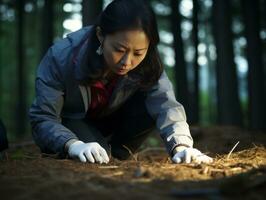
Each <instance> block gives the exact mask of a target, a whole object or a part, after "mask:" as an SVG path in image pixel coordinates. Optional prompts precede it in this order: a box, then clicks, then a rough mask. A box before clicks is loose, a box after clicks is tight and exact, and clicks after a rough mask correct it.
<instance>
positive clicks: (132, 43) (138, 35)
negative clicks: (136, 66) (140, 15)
mask: <svg viewBox="0 0 266 200" xmlns="http://www.w3.org/2000/svg"><path fill="white" fill-rule="evenodd" d="M106 40H108V41H109V42H111V43H112V44H122V45H124V46H127V47H131V48H147V47H148V45H149V39H148V37H147V36H146V34H145V32H144V31H143V30H139V29H136V30H135V29H134V30H125V31H118V32H116V33H114V34H111V35H107V36H106Z"/></svg>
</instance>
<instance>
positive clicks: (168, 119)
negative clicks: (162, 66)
mask: <svg viewBox="0 0 266 200" xmlns="http://www.w3.org/2000/svg"><path fill="white" fill-rule="evenodd" d="M145 103H146V107H147V110H148V112H149V114H150V115H151V116H152V117H153V118H154V119H155V120H156V126H157V128H158V130H159V132H160V136H161V138H162V139H163V141H164V143H165V146H166V149H167V151H168V153H169V155H171V153H172V151H173V149H174V148H175V147H176V146H177V145H180V144H183V145H187V146H190V147H192V146H193V139H192V137H191V134H190V131H189V126H188V124H187V122H186V114H185V110H184V107H183V106H182V105H181V104H180V103H179V102H177V100H176V98H175V94H174V90H173V86H172V83H171V82H170V80H169V78H168V77H167V74H166V73H165V72H163V73H162V75H161V77H160V79H159V80H158V82H157V84H156V85H155V86H153V87H152V88H151V89H150V90H149V91H148V95H147V98H146V102H145Z"/></svg>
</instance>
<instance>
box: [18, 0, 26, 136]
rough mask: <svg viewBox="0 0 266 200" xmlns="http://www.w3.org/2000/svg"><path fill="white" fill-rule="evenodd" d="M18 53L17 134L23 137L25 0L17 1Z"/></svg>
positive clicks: (24, 112) (24, 124) (24, 120)
mask: <svg viewBox="0 0 266 200" xmlns="http://www.w3.org/2000/svg"><path fill="white" fill-rule="evenodd" d="M16 5H17V47H18V48H17V51H18V52H17V53H18V80H17V84H18V85H17V90H18V100H17V102H18V104H17V110H16V117H17V123H16V124H17V130H16V135H17V136H18V137H21V136H22V135H24V134H25V129H26V123H25V122H26V117H27V116H26V97H27V94H26V90H25V88H26V79H25V65H24V52H25V47H24V31H23V27H24V5H25V1H24V0H18V1H17V3H16Z"/></svg>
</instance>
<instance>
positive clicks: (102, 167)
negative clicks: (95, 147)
mask: <svg viewBox="0 0 266 200" xmlns="http://www.w3.org/2000/svg"><path fill="white" fill-rule="evenodd" d="M98 168H100V169H116V168H118V166H116V165H110V166H99V167H98Z"/></svg>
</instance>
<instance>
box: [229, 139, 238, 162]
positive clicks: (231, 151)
mask: <svg viewBox="0 0 266 200" xmlns="http://www.w3.org/2000/svg"><path fill="white" fill-rule="evenodd" d="M238 144H239V141H238V142H237V143H236V144H235V146H233V148H232V149H231V151H230V152H229V153H228V155H227V157H226V159H229V158H230V156H231V154H232V152H233V151H234V150H235V148H236V147H237V145H238Z"/></svg>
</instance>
